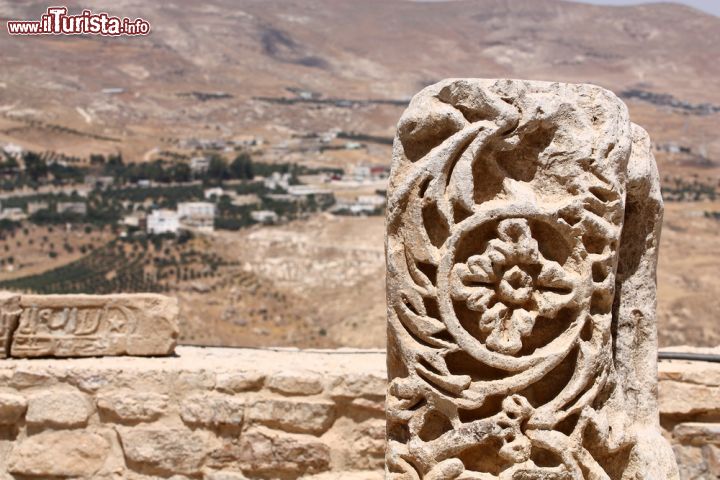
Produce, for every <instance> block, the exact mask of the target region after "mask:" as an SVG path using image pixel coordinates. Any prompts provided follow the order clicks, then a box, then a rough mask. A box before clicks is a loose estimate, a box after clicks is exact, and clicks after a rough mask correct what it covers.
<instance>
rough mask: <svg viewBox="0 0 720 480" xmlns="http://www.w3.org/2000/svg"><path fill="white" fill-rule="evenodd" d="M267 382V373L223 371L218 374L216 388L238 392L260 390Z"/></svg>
mask: <svg viewBox="0 0 720 480" xmlns="http://www.w3.org/2000/svg"><path fill="white" fill-rule="evenodd" d="M264 382H265V374H263V373H260V372H253V371H248V372H221V373H218V375H217V380H216V383H215V388H217V389H218V390H220V391H222V392H229V393H238V392H246V391H249V390H259V389H260V388H262V386H263V383H264Z"/></svg>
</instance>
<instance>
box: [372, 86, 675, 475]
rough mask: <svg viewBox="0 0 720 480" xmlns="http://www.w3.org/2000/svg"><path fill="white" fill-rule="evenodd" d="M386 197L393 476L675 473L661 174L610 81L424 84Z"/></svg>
mask: <svg viewBox="0 0 720 480" xmlns="http://www.w3.org/2000/svg"><path fill="white" fill-rule="evenodd" d="M388 197H389V198H388V210H387V238H386V254H387V306H388V370H389V377H390V385H389V391H388V403H387V423H388V425H387V427H388V428H387V432H388V447H387V456H386V460H387V461H386V477H387V478H388V479H392V480H421V479H422V480H446V479H448V480H452V479H483V480H488V479H502V480H506V479H508V480H509V479H514V480H521V479H523V480H525V479H558V480H559V479H573V480H575V479H586V480H588V479H592V480H596V479H598V480H599V479H612V480H616V479H618V480H620V479H622V480H625V479H627V480H629V479H650V478H652V479H668V478H677V467H676V465H675V460H674V457H673V455H672V451H671V449H670V448H669V445H668V444H667V443H666V442H665V440H664V439H663V438H662V437H661V436H660V429H659V425H658V411H657V406H656V401H655V395H656V382H657V380H656V377H657V375H656V360H655V358H656V350H657V345H656V326H655V265H656V261H657V247H658V242H659V235H660V223H661V218H662V201H661V199H660V196H659V183H658V175H657V169H656V167H655V161H654V159H653V157H652V153H651V149H650V142H649V139H648V137H647V134H646V133H645V132H644V131H643V130H642V129H641V128H639V127H637V126H635V125H633V124H631V123H630V120H629V116H628V112H627V108H626V107H625V105H624V104H623V103H622V102H621V101H620V100H619V99H618V98H617V97H616V96H615V95H613V94H612V93H611V92H609V91H607V90H604V89H602V88H600V87H596V86H593V85H570V84H561V83H545V82H528V81H520V80H481V79H450V80H444V81H442V82H440V83H438V84H435V85H432V86H430V87H427V88H426V89H424V90H423V91H421V92H420V93H419V94H417V95H416V96H415V97H414V98H413V100H412V101H411V103H410V106H409V107H408V109H407V110H406V111H405V113H404V114H403V116H402V118H401V120H400V123H399V125H398V131H397V136H396V139H395V144H394V151H393V164H392V172H391V178H390V186H389V190H388Z"/></svg>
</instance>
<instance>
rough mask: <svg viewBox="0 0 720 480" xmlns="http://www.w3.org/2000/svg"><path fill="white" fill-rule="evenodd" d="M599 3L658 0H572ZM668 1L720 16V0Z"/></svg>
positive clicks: (631, 2) (633, 2)
mask: <svg viewBox="0 0 720 480" xmlns="http://www.w3.org/2000/svg"><path fill="white" fill-rule="evenodd" d="M573 1H576V2H584V3H596V4H599V5H632V4H637V3H660V0H573ZM668 3H684V4H685V5H690V6H691V7H695V8H697V9H699V10H703V11H705V12H708V13H712V14H714V15H718V16H720V0H674V1H672V2H668Z"/></svg>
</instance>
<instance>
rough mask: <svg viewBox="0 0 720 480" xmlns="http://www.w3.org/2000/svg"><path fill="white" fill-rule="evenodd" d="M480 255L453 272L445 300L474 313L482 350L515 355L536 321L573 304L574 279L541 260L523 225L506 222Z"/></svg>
mask: <svg viewBox="0 0 720 480" xmlns="http://www.w3.org/2000/svg"><path fill="white" fill-rule="evenodd" d="M497 232H498V238H495V239H492V240H490V241H489V242H488V245H487V248H486V249H485V251H484V252H483V253H482V254H481V255H473V256H471V257H470V258H468V260H467V262H466V263H459V264H457V265H455V266H454V267H453V270H452V274H451V295H452V298H453V299H454V300H456V301H464V302H465V304H466V306H467V307H468V308H469V309H470V310H473V311H476V312H479V313H480V317H479V321H478V322H479V328H480V331H481V332H483V333H486V334H488V335H487V338H486V340H485V344H486V346H487V347H488V348H489V349H490V350H493V351H496V352H500V353H503V354H508V355H512V354H516V353H517V352H519V351H520V349H521V348H522V339H523V338H524V337H526V336H528V335H529V334H530V332H532V330H533V327H534V326H535V320H536V318H537V317H538V316H542V317H545V318H554V317H555V316H556V315H557V313H558V312H559V311H560V310H561V309H562V308H564V307H565V306H567V305H568V304H569V303H570V302H571V301H572V299H573V297H574V295H573V293H574V291H575V290H576V288H577V285H578V277H577V276H576V275H575V274H572V273H569V272H567V271H565V269H564V268H563V267H562V266H561V265H560V264H559V263H558V262H555V261H553V260H548V259H546V258H545V257H543V255H542V253H540V250H539V249H538V243H537V240H535V239H534V238H533V237H532V232H531V230H530V226H529V225H528V222H527V220H525V219H522V218H510V219H506V220H503V221H501V222H500V223H499V224H498V227H497Z"/></svg>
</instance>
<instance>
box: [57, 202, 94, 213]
mask: <svg viewBox="0 0 720 480" xmlns="http://www.w3.org/2000/svg"><path fill="white" fill-rule="evenodd" d="M57 213H71V214H75V215H87V203H85V202H58V204H57Z"/></svg>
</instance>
